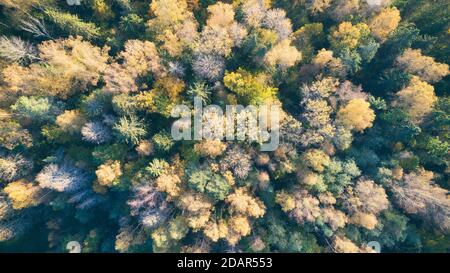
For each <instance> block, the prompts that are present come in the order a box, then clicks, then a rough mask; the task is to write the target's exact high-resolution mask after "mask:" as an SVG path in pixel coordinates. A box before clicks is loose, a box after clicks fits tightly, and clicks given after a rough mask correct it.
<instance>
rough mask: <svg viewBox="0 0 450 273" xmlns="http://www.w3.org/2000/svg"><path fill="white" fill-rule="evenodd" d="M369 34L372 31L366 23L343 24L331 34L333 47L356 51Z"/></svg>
mask: <svg viewBox="0 0 450 273" xmlns="http://www.w3.org/2000/svg"><path fill="white" fill-rule="evenodd" d="M369 33H370V29H369V27H368V26H367V25H366V24H364V23H359V24H356V25H353V24H352V23H350V22H342V23H340V24H339V26H338V27H337V28H336V30H334V31H333V32H332V33H331V46H332V47H333V48H335V49H337V50H343V49H345V48H348V49H355V48H356V47H357V46H358V45H359V44H360V43H361V41H362V40H363V39H365V38H366V36H368V35H369Z"/></svg>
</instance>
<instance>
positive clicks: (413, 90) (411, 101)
mask: <svg viewBox="0 0 450 273" xmlns="http://www.w3.org/2000/svg"><path fill="white" fill-rule="evenodd" d="M436 101H437V97H436V95H435V93H434V87H433V86H431V85H429V84H428V83H426V82H423V81H421V80H420V79H419V78H418V77H413V78H412V79H411V82H410V83H409V85H408V86H407V87H406V88H404V89H402V90H401V91H399V92H398V93H397V99H396V101H395V103H394V104H395V105H396V106H398V107H400V108H402V109H403V110H404V111H406V112H407V113H408V114H409V115H410V117H411V119H412V120H413V121H414V122H416V123H418V122H420V121H421V120H422V119H423V117H424V116H425V115H427V114H428V113H430V112H431V110H432V108H433V105H434V103H435V102H436Z"/></svg>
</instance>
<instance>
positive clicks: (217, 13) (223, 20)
mask: <svg viewBox="0 0 450 273" xmlns="http://www.w3.org/2000/svg"><path fill="white" fill-rule="evenodd" d="M208 12H209V17H208V20H207V21H206V24H207V25H208V26H210V27H228V26H229V25H231V24H232V23H233V22H234V9H233V6H232V5H230V4H226V3H223V2H217V3H216V4H214V5H211V6H208Z"/></svg>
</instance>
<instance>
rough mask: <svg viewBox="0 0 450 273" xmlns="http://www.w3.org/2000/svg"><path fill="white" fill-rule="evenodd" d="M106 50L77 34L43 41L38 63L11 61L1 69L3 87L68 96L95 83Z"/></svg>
mask: <svg viewBox="0 0 450 273" xmlns="http://www.w3.org/2000/svg"><path fill="white" fill-rule="evenodd" d="M107 51H108V48H104V49H103V50H102V49H100V48H98V47H95V46H93V45H91V44H90V43H89V42H86V41H83V40H82V39H81V38H79V37H77V38H73V37H70V38H68V39H64V40H62V39H60V40H51V41H45V42H43V43H42V44H40V45H39V52H40V53H39V59H40V60H41V62H37V63H33V64H31V65H30V66H28V67H23V66H19V65H17V64H12V65H10V66H9V67H7V68H5V69H4V70H3V78H4V81H5V83H6V88H5V90H7V91H8V92H12V93H18V94H25V95H43V96H48V95H51V96H59V97H61V98H67V97H69V96H71V95H72V94H74V93H76V92H80V90H81V91H82V90H84V89H85V88H86V87H88V86H89V85H96V84H97V82H98V80H99V79H100V76H101V74H102V73H103V71H104V70H105V69H106V62H107V61H108V59H109V56H108V52H107Z"/></svg>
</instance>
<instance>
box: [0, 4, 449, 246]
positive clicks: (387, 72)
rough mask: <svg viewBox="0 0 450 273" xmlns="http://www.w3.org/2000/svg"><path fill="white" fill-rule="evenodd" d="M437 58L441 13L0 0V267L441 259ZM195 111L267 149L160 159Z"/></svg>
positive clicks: (443, 120) (193, 148)
mask: <svg viewBox="0 0 450 273" xmlns="http://www.w3.org/2000/svg"><path fill="white" fill-rule="evenodd" d="M449 41H450V3H449V2H448V1H447V0H393V1H391V0H229V1H216V0H153V1H150V0H0V252H23V251H26V252H67V251H68V250H67V249H66V245H67V243H68V242H70V241H78V242H80V243H81V245H82V252H307V253H310V252H313V253H316V252H328V253H331V252H373V249H371V248H370V247H369V246H368V245H367V244H368V242H370V241H377V242H379V243H380V245H381V249H382V252H448V251H449V249H450V237H449V233H450V199H449V196H448V190H449V189H450V179H449V177H450V157H449V149H450V144H449V137H450V98H449V88H450V77H449V74H450V72H449V65H448V64H450V59H449V58H450V47H449V46H450V43H449ZM196 96H197V97H201V98H202V100H203V103H204V104H205V105H207V104H216V105H219V106H222V107H225V105H235V104H240V105H256V106H258V107H259V106H263V105H269V104H276V105H279V106H281V109H282V111H281V117H280V125H279V129H280V145H279V146H278V148H277V149H276V150H275V151H273V152H261V151H260V149H259V146H260V144H261V143H258V142H251V141H221V140H202V141H175V140H173V138H172V137H171V135H170V130H171V126H172V124H173V122H174V120H175V119H174V118H172V117H171V115H170V113H171V111H172V109H173V108H174V106H175V105H178V104H184V105H187V106H189V107H190V108H192V107H193V98H194V97H196ZM203 118H205V119H207V120H209V121H210V122H211V121H212V122H215V123H216V124H218V127H220V126H221V124H223V120H222V119H221V117H219V116H214V115H213V114H211V115H207V116H204V117H203Z"/></svg>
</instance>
